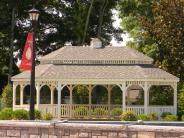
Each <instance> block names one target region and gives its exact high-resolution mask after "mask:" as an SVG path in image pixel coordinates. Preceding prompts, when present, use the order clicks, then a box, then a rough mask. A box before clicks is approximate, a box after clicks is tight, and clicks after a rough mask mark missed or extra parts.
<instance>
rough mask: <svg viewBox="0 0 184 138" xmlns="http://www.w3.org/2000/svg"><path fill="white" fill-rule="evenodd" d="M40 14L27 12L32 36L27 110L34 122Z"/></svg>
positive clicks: (35, 10)
mask: <svg viewBox="0 0 184 138" xmlns="http://www.w3.org/2000/svg"><path fill="white" fill-rule="evenodd" d="M39 15H40V12H39V11H38V10H37V9H35V8H33V9H31V10H29V17H30V20H31V23H32V34H33V47H32V68H31V79H30V83H31V84H30V108H29V119H30V120H34V119H35V115H34V103H35V91H36V88H35V57H36V56H35V46H36V43H35V33H36V26H37V22H38V17H39Z"/></svg>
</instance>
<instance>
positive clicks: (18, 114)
mask: <svg viewBox="0 0 184 138" xmlns="http://www.w3.org/2000/svg"><path fill="white" fill-rule="evenodd" d="M28 117H29V116H28V111H26V110H24V109H20V110H15V111H14V112H13V118H14V119H18V120H27V119H28Z"/></svg>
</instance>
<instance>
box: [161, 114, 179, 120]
mask: <svg viewBox="0 0 184 138" xmlns="http://www.w3.org/2000/svg"><path fill="white" fill-rule="evenodd" d="M177 120H178V118H177V116H175V115H167V116H166V117H165V118H164V121H177Z"/></svg>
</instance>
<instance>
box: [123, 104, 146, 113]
mask: <svg viewBox="0 0 184 138" xmlns="http://www.w3.org/2000/svg"><path fill="white" fill-rule="evenodd" d="M126 111H132V112H134V113H135V114H136V115H140V114H144V107H143V106H126Z"/></svg>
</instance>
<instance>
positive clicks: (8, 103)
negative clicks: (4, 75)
mask: <svg viewBox="0 0 184 138" xmlns="http://www.w3.org/2000/svg"><path fill="white" fill-rule="evenodd" d="M12 99H13V89H12V86H11V85H10V84H8V85H6V86H5V87H4V89H3V92H2V106H3V107H12Z"/></svg>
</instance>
